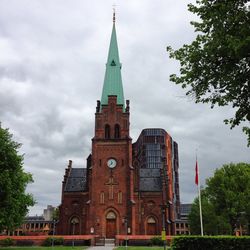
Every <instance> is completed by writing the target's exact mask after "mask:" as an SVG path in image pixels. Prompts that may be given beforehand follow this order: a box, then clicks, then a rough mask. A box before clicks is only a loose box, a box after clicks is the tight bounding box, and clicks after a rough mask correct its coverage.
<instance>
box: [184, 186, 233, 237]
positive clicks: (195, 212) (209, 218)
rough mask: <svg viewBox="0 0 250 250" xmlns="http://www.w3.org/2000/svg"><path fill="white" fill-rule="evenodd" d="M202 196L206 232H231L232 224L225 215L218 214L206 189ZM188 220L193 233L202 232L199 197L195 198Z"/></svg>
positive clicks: (214, 233) (216, 233) (217, 233)
mask: <svg viewBox="0 0 250 250" xmlns="http://www.w3.org/2000/svg"><path fill="white" fill-rule="evenodd" d="M201 197H202V201H201V203H202V216H203V230H204V234H206V235H219V234H231V231H232V230H231V226H230V225H229V223H228V222H227V220H226V219H225V218H224V217H221V216H218V215H217V214H216V212H215V209H214V206H213V204H212V203H211V201H210V200H209V198H208V196H207V194H206V191H205V190H202V192H201ZM188 220H189V226H190V231H191V234H195V235H199V234H200V233H201V227H200V209H199V200H198V198H195V200H194V203H193V204H192V208H191V212H190V214H189V216H188Z"/></svg>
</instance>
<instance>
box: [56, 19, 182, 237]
mask: <svg viewBox="0 0 250 250" xmlns="http://www.w3.org/2000/svg"><path fill="white" fill-rule="evenodd" d="M129 116H130V108H129V101H128V100H126V102H125V100H124V95H123V85H122V77H121V63H120V59H119V53H118V45H117V38H116V28H115V14H114V16H113V29H112V34H111V41H110V47H109V52H108V60H107V64H106V72H105V78H104V84H103V89H102V96H101V101H99V100H98V101H97V106H96V112H95V134H94V137H93V139H92V152H91V153H90V155H89V156H88V157H87V162H86V167H85V168H74V167H73V166H72V161H69V165H68V167H67V168H66V170H65V175H64V178H63V182H62V199H61V205H60V207H59V222H58V225H57V233H58V234H71V235H72V234H74V235H77V234H94V235H99V236H102V237H106V238H114V237H115V235H119V234H120V235H125V234H131V235H159V234H161V231H162V230H163V228H165V230H166V234H167V235H174V234H175V224H174V223H175V220H176V219H177V218H178V217H179V210H180V197H179V178H178V145H177V143H176V142H175V141H173V139H172V138H171V136H170V135H169V134H168V133H167V132H166V131H165V130H164V129H159V128H148V129H143V130H142V132H141V134H140V136H139V138H138V139H137V141H136V142H135V143H132V138H131V137H130V121H129Z"/></svg>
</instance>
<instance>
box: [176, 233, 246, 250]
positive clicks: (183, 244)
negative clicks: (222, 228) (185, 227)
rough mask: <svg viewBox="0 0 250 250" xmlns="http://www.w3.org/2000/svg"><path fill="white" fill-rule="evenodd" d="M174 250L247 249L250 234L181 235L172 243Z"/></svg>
mask: <svg viewBox="0 0 250 250" xmlns="http://www.w3.org/2000/svg"><path fill="white" fill-rule="evenodd" d="M172 249H173V250H183V249H185V250H193V249H195V250H229V249H230V250H246V249H250V237H249V236H243V237H242V236H241V237H235V236H204V237H201V236H180V237H175V238H174V239H173V243H172Z"/></svg>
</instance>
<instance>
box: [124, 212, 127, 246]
mask: <svg viewBox="0 0 250 250" xmlns="http://www.w3.org/2000/svg"><path fill="white" fill-rule="evenodd" d="M124 224H125V230H126V238H125V247H126V249H127V248H128V218H127V217H126V216H125V217H124Z"/></svg>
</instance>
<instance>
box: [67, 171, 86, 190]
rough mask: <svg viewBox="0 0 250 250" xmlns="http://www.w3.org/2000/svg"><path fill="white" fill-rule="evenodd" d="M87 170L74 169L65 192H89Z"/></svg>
mask: <svg viewBox="0 0 250 250" xmlns="http://www.w3.org/2000/svg"><path fill="white" fill-rule="evenodd" d="M86 176H87V169H86V168H72V169H71V170H70V174H69V177H68V178H67V182H66V185H65V188H64V192H83V191H86V190H87V178H86Z"/></svg>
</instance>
